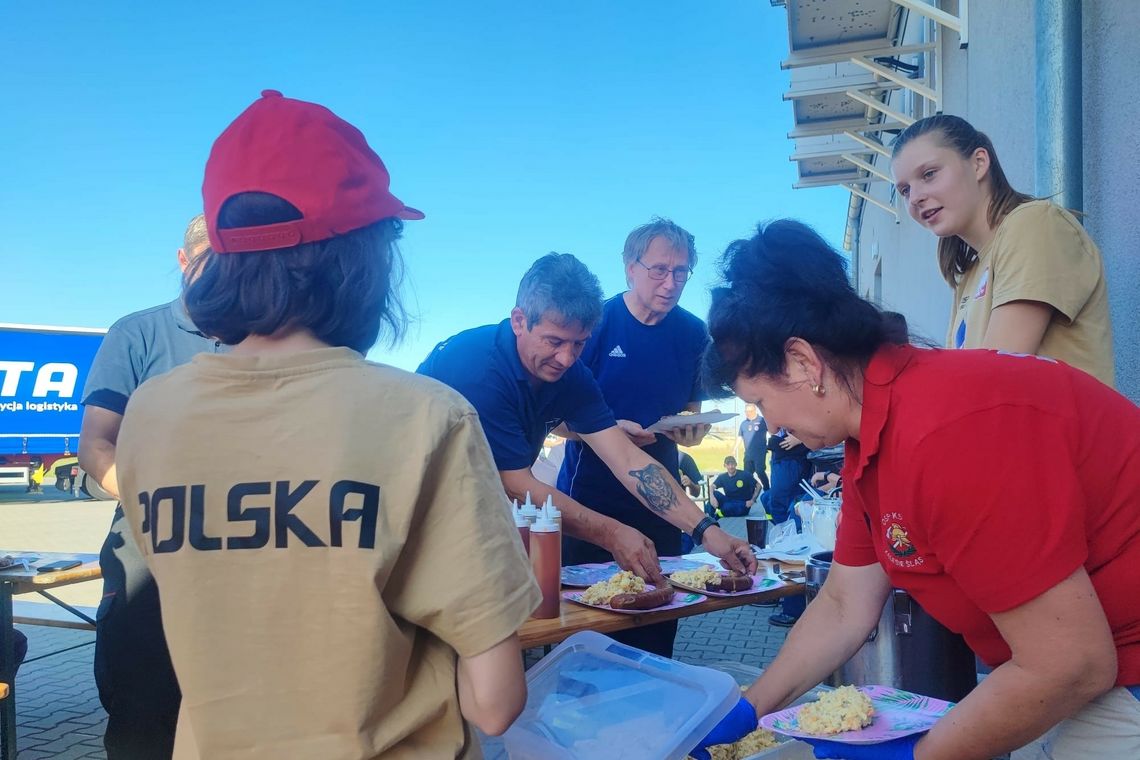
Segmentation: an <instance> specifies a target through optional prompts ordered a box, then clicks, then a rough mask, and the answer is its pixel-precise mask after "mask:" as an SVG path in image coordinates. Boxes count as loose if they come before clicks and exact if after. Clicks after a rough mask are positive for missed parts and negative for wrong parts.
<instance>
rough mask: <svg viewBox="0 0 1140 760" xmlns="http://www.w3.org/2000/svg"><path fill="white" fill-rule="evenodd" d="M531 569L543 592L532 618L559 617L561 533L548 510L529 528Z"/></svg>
mask: <svg viewBox="0 0 1140 760" xmlns="http://www.w3.org/2000/svg"><path fill="white" fill-rule="evenodd" d="M530 566H531V569H532V570H534V577H535V580H537V581H538V587H539V589H541V590H542V604H540V605H538V609H537V610H535V611H534V614H533V615H532V617H536V618H556V617H558V615H559V613H560V611H561V605H562V595H561V593H560V592H561V590H562V531H560V530H559V529H558V523H556V522H554V519H553V518H552V517H551V515H550V512H549V510H547V509H543V511H542V513H541V514H540V515H539V516H538V519H537V520H535V523H534V525H532V526H530Z"/></svg>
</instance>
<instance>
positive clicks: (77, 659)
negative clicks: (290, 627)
mask: <svg viewBox="0 0 1140 760" xmlns="http://www.w3.org/2000/svg"><path fill="white" fill-rule="evenodd" d="M722 522H723V523H724V524H725V527H726V528H727V529H728V530H729V532H731V533H733V534H736V535H739V536H742V537H743V535H744V521H743V519H742V518H727V519H725V520H724V521H722ZM775 611H776V610H775V609H773V608H770V607H752V606H746V607H738V608H735V609H730V610H722V611H720V612H714V613H710V614H708V615H697V616H694V617H690V618H685V619H684V620H682V621H681V622H680V627H679V629H678V633H677V645H676V653H675V656H676V658H677V659H678V660H681V661H682V662H688V663H692V664H697V665H712V664H715V663H718V662H724V661H730V662H739V663H743V664H745V665H750V666H753V667H757V668H762V667H764V665H765V664H767V663H768V662H769V661H770V660H771V659H772V657H773V656H775V654H776V651H777V650H778V649H779V647H780V645H781V644H782V643H783V641H784V636H785V634H786V633H787V630H786V629H784V628H776V627H770V626H769V625H768V615H770V614H772V613H773V612H775ZM18 627H19V629H20V630H21V631H23V632H24V633H25V634H27V636H28V660H27V661H26V662H25V663H24V665H23V667H21V668H20V673H19V675H18V676H17V679H16V690H15V691H16V713H17V744H18V752H19V760H49V758H50V759H51V760H105V759H106V754H105V753H104V751H103V744H102V737H103V730H104V728H105V726H106V721H107V715H106V713H105V712H103V708H102V707H101V706H100V704H99V695H98V693H97V691H96V689H95V679H94V676H93V675H92V658H93V656H94V652H95V646H94V643H95V634H94V633H92V632H89V631H73V630H67V629H60V628H46V627H43V626H18ZM71 647H76V648H74V649H70V648H71ZM61 650H67V651H61ZM53 652H58V653H57V654H52V653H53ZM540 656H541V650H532V651H531V652H529V653H528V658H527V659H528V663H529V664H533V663H534V662H537V660H538V659H539V657H540ZM40 657H42V658H43V659H38V658H40Z"/></svg>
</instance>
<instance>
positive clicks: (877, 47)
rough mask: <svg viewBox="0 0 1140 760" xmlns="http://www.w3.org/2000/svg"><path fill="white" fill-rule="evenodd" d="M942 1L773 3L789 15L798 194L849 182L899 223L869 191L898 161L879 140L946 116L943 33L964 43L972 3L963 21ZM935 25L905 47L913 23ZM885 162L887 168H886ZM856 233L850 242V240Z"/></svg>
mask: <svg viewBox="0 0 1140 760" xmlns="http://www.w3.org/2000/svg"><path fill="white" fill-rule="evenodd" d="M937 2H938V0H930V2H927V1H926V0H772V5H773V6H783V7H784V8H786V9H787V14H788V57H787V59H785V60H784V61H783V63H781V68H783V69H786V70H790V71H791V72H792V82H791V87H790V89H789V90H788V92H787V93H785V94H784V100H785V101H788V102H790V103H791V104H792V115H793V121H794V126H793V128H792V130H791V131H790V132H788V137H789V138H790V139H792V140H793V141H794V142H795V149H794V150H793V152H792V155H791V160H792V161H794V162H795V163H796V165H797V169H798V173H799V180H798V181H797V182H796V183H795V184H794V185H793V187H795V188H809V187H827V186H833V185H842V186H844V187H846V188H847V189H848V190H850V191H851V193H852V206H853V208H855V207H856V206H860V207H861V204H862V203H864V202H869V203H872V204H873V205H875V206H877V207H879V208H882V209H883V210H884V211H887V212H888V213H890V214H892V215H894V217H895V219H896V220H898V218H899V214H898V211H897V210H896V209H895V208H893V206H892V205H891V204H887V203H883V202H882V201H879V200H876V199H874V198H873V197H872V196H871V195H870V194H869V192H868V191H869V185H870V183H872V182H882V181H890V177H889V176H888V173H887V172H886V171H885V169H884V168H883V165H884V163H883V162H884V159H885V158H886V157H888V156H889V153H888V151H887V149H886V147H885V146H884V144H883V141H882V140H881V139H880V136H881V134H882V133H883V132H888V131H898V130H902V129H904V128H906V127H907V126H908V125H910V124H912V123H914V121H915V119H916V118H917V117H918V116H921V115H924V114H925V113H928V112H934V111H939V110H941V103H942V92H941V72H940V68H939V66H938V50H939V44H938V29H939V28H940V27H943V28H946V29H950V30H952V31H955V32H957V33H958V34H959V42H960V44H961V45H962V46H963V47H965V45H966V41H967V37H966V29H967V25H966V11H967V10H968V0H958V7H959V13H960V14H961V15H960V16H953V15H951V14H949V13H947V12H945V11H943V10H941V9H939V8H937V7H936V3H937ZM911 14H915V15H917V16H918V18H919V19H920V20H921V23H923V24H926V25H927V26H926V27H922V28H921V29H920V31H921V32H922V33H921V34H915V33H914V32H912V33H911V34H910V35H909V37H910V40H909V41H908V42H907V44H903V42H904V39H905V37H906V36H907V35H905V32H906V28H907V24H908V20H909V19H910V16H911ZM877 164H878V165H877ZM857 216H858V214H855V215H852V216H851V217H849V229H848V235H847V238H848V240H850V238H851V234H850V233H851V230H850V223H851V220H852V218H857Z"/></svg>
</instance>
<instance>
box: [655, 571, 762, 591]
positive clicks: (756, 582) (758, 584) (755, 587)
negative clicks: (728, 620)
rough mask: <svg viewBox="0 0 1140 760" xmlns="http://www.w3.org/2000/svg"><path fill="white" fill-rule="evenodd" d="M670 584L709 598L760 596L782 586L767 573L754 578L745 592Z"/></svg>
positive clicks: (671, 580) (673, 581) (670, 580)
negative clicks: (750, 586)
mask: <svg viewBox="0 0 1140 760" xmlns="http://www.w3.org/2000/svg"><path fill="white" fill-rule="evenodd" d="M719 574H720V575H727V574H728V573H719ZM669 582H670V583H672V584H673V585H674V586H676V587H677V588H683V589H685V590H687V591H696V592H698V593H701V594H705V595H707V596H747V595H748V594H759V593H762V592H764V591H770V590H772V589H774V588H776V587H777V586H779V585H780V581H778V580H776V579H775V578H772V577H770V576H768V575H767V574H766V573H763V572H761V573H758V574H756V575H753V576H752V588H749V589H745V590H744V591H713V590H712V589H705V588H697V587H696V586H690V585H688V584H687V583H678V582H677V581H675V580H673V578H672V577H670V578H669Z"/></svg>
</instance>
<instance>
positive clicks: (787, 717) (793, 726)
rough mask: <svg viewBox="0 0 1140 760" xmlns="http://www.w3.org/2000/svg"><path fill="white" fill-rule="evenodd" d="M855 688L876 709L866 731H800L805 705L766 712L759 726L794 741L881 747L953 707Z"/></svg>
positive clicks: (878, 689) (904, 693) (918, 729)
mask: <svg viewBox="0 0 1140 760" xmlns="http://www.w3.org/2000/svg"><path fill="white" fill-rule="evenodd" d="M856 688H857V689H858V690H859V691H861V692H863V693H864V694H866V695H867V696H868V697H869V698H870V700H871V705H872V706H873V707H874V708H875V715H874V716H873V717H872V719H871V725H869V726H867V727H866V728H861V729H859V730H858V731H842V732H840V733H838V734H828V735H825V736H821V735H819V734H809V733H806V732H804V731H800V728H799V721H798V720H797V716H798V715H799V712H800V710H802V709H803V708H804V707H805V706H804V705H798V706H796V707H789V708H787V709H785V710H780V711H779V712H774V713H769V714H768V715H765V716H764V717H762V718H761V719H760V726H761V727H762V728H766V729H768V730H769V731H774V732H776V733H778V734H783V735H784V736H791V737H793V738H795V739H826V740H827V741H831V742H840V743H841V744H881V743H882V742H886V741H890V740H891V739H899V738H902V737H904V736H910V735H911V734H917V733H921V732H923V731H929V730H930V728H931V727H932V726H933V725H934V724H935V723H937V722H938V719H939V718H941V717H942V716H943V715H945V714H946V713H948V712H950V708H951V707H953V706H954V703H953V702H945V701H943V700H941V699H935V698H934V697H924V696H922V695H921V694H912V693H911V692H909V691H902V690H901V689H894V688H891V687H890V686H858V687H856Z"/></svg>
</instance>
